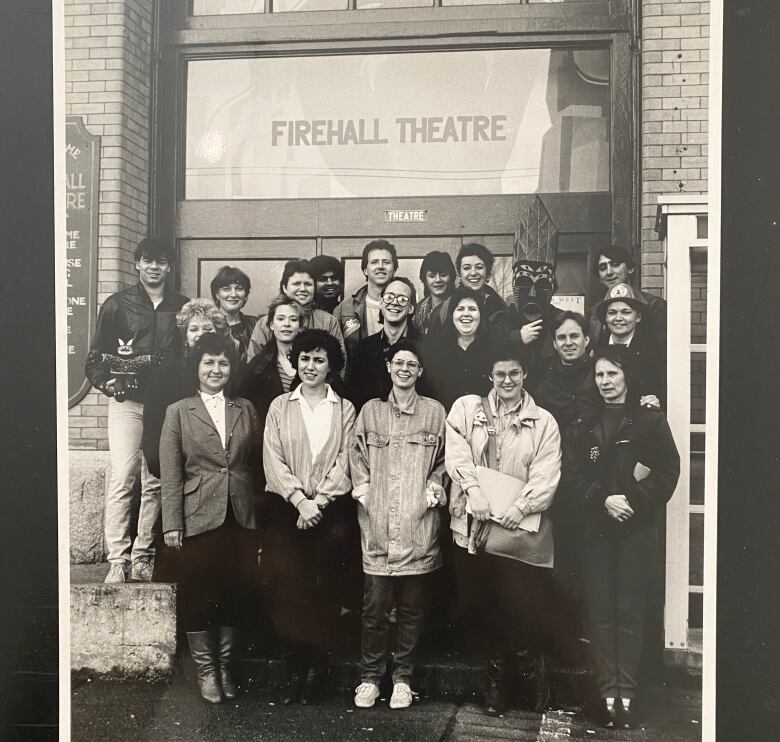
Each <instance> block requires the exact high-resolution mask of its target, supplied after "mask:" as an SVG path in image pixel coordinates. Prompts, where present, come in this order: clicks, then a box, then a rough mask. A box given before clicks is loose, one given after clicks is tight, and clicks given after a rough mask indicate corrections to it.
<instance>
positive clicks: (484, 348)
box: [423, 286, 493, 410]
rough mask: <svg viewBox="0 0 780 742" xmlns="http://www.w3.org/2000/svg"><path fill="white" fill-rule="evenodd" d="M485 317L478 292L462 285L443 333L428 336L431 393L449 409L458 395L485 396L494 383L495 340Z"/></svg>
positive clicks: (426, 352) (454, 296) (426, 351)
mask: <svg viewBox="0 0 780 742" xmlns="http://www.w3.org/2000/svg"><path fill="white" fill-rule="evenodd" d="M482 320H483V318H482V303H481V301H480V297H479V295H478V294H477V293H476V292H475V291H473V290H472V289H469V288H466V287H465V286H461V287H460V288H457V289H456V290H455V291H454V292H453V294H452V296H451V297H450V303H449V308H448V310H447V315H446V320H445V323H444V326H443V327H442V329H441V331H440V333H439V334H438V335H436V336H435V337H429V338H428V339H426V343H425V347H424V351H423V355H424V360H425V363H424V366H425V371H426V374H427V377H428V382H429V384H430V385H431V396H432V397H433V398H434V399H437V400H438V401H439V402H441V403H442V405H444V408H445V409H446V410H449V409H450V408H451V407H452V404H453V402H454V401H455V400H456V399H458V398H459V397H463V396H465V395H466V394H477V395H479V396H481V397H483V396H485V395H486V394H487V393H488V392H489V391H490V389H491V388H492V386H493V384H492V382H491V381H490V372H491V371H492V364H491V360H490V359H491V355H490V353H491V347H492V343H491V339H490V334H489V331H488V328H487V323H486V322H483V321H482Z"/></svg>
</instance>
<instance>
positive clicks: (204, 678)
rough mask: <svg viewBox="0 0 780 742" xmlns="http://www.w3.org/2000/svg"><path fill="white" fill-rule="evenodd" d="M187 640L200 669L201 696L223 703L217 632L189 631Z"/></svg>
mask: <svg viewBox="0 0 780 742" xmlns="http://www.w3.org/2000/svg"><path fill="white" fill-rule="evenodd" d="M187 641H188V642H189V645H190V654H191V655H192V659H193V661H194V662H195V668H196V669H197V671H198V685H199V686H200V696H201V698H202V699H203V700H204V701H206V702H208V703H222V688H221V686H220V682H219V675H218V667H219V665H218V660H217V648H216V636H215V632H213V631H188V632H187Z"/></svg>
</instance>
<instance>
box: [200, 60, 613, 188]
mask: <svg viewBox="0 0 780 742" xmlns="http://www.w3.org/2000/svg"><path fill="white" fill-rule="evenodd" d="M583 69H584V70H585V71H583ZM607 71H608V53H607V52H606V50H580V51H571V50H550V49H510V50H498V51H484V50H480V51H463V52H426V53H418V54H411V53H403V54H372V55H348V56H324V57H293V58H267V59H263V58H253V59H225V60H202V61H192V62H190V63H189V67H188V81H187V87H188V94H187V161H186V184H185V185H186V197H187V198H191V199H224V198H255V199H274V198H331V197H339V198H352V197H361V196H362V197H369V196H370V197H397V196H447V195H471V194H500V193H535V192H550V193H560V192H593V191H605V190H608V189H609V164H608V162H609V145H608V140H607V136H608V134H607V131H608V111H609V80H608V72H607Z"/></svg>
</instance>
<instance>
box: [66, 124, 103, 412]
mask: <svg viewBox="0 0 780 742" xmlns="http://www.w3.org/2000/svg"><path fill="white" fill-rule="evenodd" d="M65 173H66V177H67V185H66V199H67V218H66V229H67V239H66V242H65V253H66V258H65V259H66V261H67V277H68V279H67V280H68V283H67V310H66V311H67V317H68V330H67V332H68V344H67V348H68V407H73V406H74V405H76V404H78V403H79V402H80V401H81V400H82V399H83V398H84V395H85V394H86V393H87V392H88V391H89V387H90V385H89V382H88V381H87V380H86V379H85V378H84V363H85V361H86V359H87V353H88V351H89V341H90V338H91V337H92V334H93V332H94V329H95V321H96V315H97V311H96V310H97V306H96V305H97V248H98V187H99V180H98V179H99V174H100V137H99V136H95V135H93V134H90V132H89V131H87V129H86V128H85V126H84V122H83V121H82V120H81V117H80V116H68V118H67V120H66V125H65Z"/></svg>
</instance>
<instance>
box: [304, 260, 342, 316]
mask: <svg viewBox="0 0 780 742" xmlns="http://www.w3.org/2000/svg"><path fill="white" fill-rule="evenodd" d="M309 268H310V269H311V272H312V276H313V278H314V281H315V287H314V306H316V307H317V309H322V310H323V311H325V312H328V314H333V312H334V311H335V310H336V307H337V306H338V305H339V302H340V301H341V294H342V293H343V291H344V266H343V265H342V264H341V261H340V260H338V258H334V257H333V256H332V255H317V256H316V257H314V258H312V259H311V260H310V261H309Z"/></svg>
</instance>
